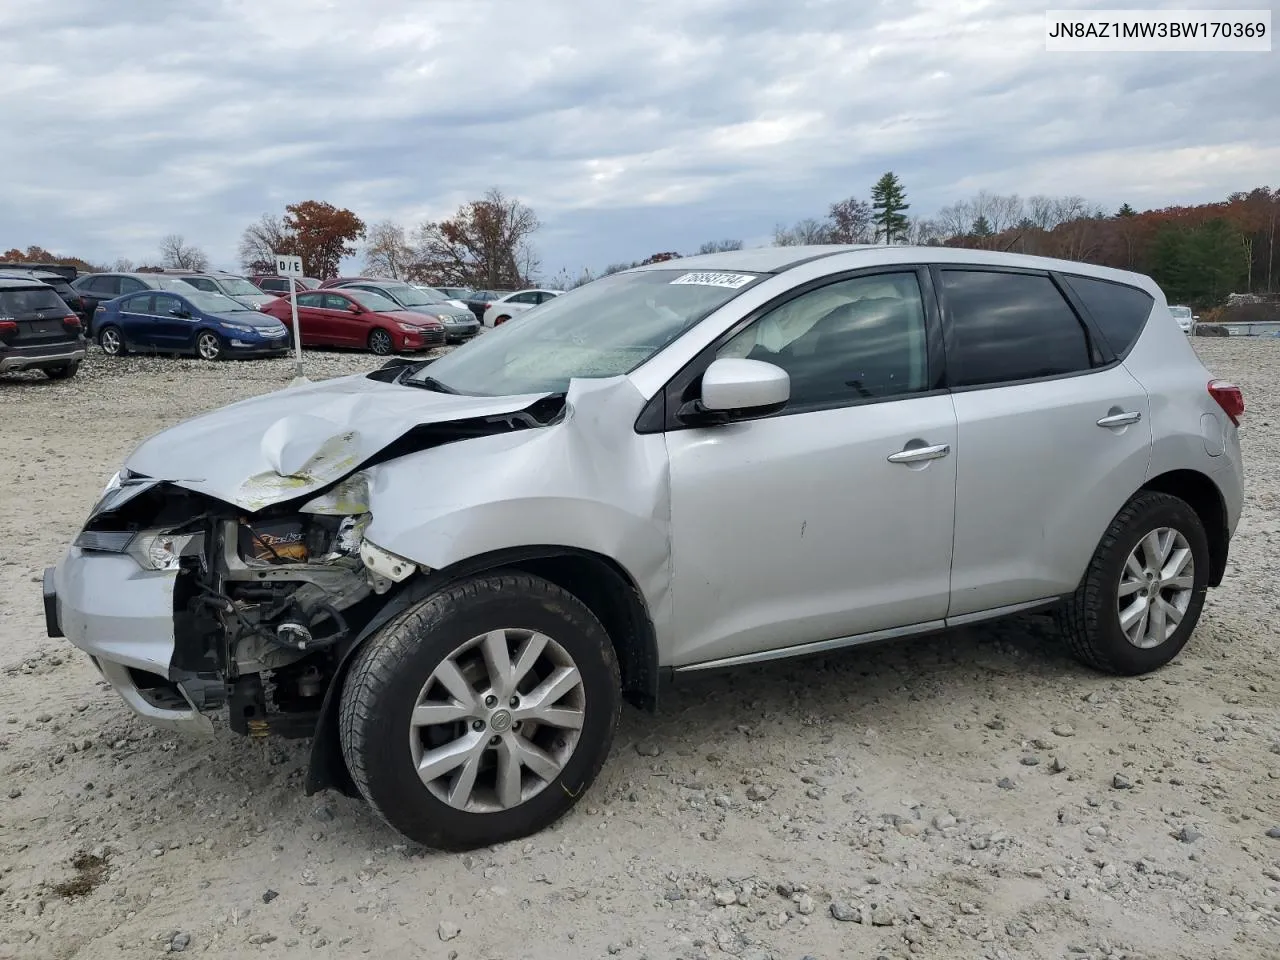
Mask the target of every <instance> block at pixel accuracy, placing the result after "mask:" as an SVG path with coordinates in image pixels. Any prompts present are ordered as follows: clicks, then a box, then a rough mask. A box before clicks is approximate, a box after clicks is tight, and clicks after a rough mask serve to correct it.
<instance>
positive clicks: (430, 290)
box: [410, 283, 467, 309]
mask: <svg viewBox="0 0 1280 960" xmlns="http://www.w3.org/2000/svg"><path fill="white" fill-rule="evenodd" d="M410 286H414V287H417V288H418V289H419V290H421V291H422V292H423V293H425V294H426V295H427V296H429V297H435V298H436V299H438V300H443V301H444V302H445V303H447V304H449V305H450V306H454V307H461V308H463V309H466V306H467V305H466V304H465V303H463V302H462V301H461V300H459V299H458V298H457V297H455V296H452V295H451V294H448V293H445V292H444V291H443V290H441V289H440V288H439V287H433V286H430V285H428V284H425V283H414V284H410Z"/></svg>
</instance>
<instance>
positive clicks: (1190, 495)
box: [1142, 470, 1230, 587]
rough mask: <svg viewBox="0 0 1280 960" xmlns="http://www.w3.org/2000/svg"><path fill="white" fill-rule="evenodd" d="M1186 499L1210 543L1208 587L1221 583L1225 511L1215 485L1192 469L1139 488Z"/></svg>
mask: <svg viewBox="0 0 1280 960" xmlns="http://www.w3.org/2000/svg"><path fill="white" fill-rule="evenodd" d="M1142 489H1143V490H1151V491H1154V492H1156V493H1167V494H1170V495H1171V496H1174V497H1178V498H1179V499H1180V500H1185V501H1186V502H1187V503H1188V504H1189V505H1190V506H1191V509H1192V510H1194V511H1195V512H1196V514H1197V515H1198V516H1199V517H1200V523H1201V524H1202V525H1203V526H1204V531H1205V536H1206V537H1208V540H1209V563H1210V566H1209V586H1211V587H1216V586H1218V585H1219V584H1221V583H1222V577H1223V575H1224V574H1225V573H1226V569H1227V546H1228V540H1229V539H1230V538H1229V536H1228V534H1227V508H1226V505H1225V504H1224V503H1223V502H1222V494H1221V493H1219V492H1218V487H1217V485H1216V484H1215V483H1214V482H1213V481H1212V480H1210V479H1209V478H1208V477H1206V476H1205V475H1204V474H1203V473H1198V472H1196V471H1195V470H1171V471H1169V472H1168V473H1162V474H1160V476H1158V477H1154V478H1152V479H1151V480H1148V481H1147V482H1146V483H1145V484H1144V485H1143V487H1142Z"/></svg>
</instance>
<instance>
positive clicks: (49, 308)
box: [0, 287, 67, 319]
mask: <svg viewBox="0 0 1280 960" xmlns="http://www.w3.org/2000/svg"><path fill="white" fill-rule="evenodd" d="M37 312H38V313H45V314H50V313H56V314H58V315H59V316H61V315H63V314H65V313H66V312H67V306H66V304H64V303H63V302H62V299H61V298H60V297H59V296H58V295H57V294H56V293H54V292H53V291H52V290H50V289H49V288H48V287H28V288H26V289H20V290H0V317H16V318H18V319H26V318H28V317H30V316H31V315H32V314H34V313H37Z"/></svg>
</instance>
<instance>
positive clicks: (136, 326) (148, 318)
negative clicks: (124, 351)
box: [118, 293, 158, 350]
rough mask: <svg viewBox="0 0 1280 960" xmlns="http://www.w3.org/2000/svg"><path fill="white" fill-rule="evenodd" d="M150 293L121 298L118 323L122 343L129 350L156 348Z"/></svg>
mask: <svg viewBox="0 0 1280 960" xmlns="http://www.w3.org/2000/svg"><path fill="white" fill-rule="evenodd" d="M151 300H152V295H151V294H150V293H140V294H134V295H132V296H127V297H121V298H120V303H119V311H118V322H119V324H120V332H121V334H122V336H123V337H124V342H125V344H126V346H128V347H129V348H130V349H131V350H155V349H156V348H157V347H158V342H157V340H156V329H155V325H154V323H153V320H154V317H153V316H152V309H151Z"/></svg>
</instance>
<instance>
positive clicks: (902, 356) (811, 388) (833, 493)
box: [666, 267, 956, 666]
mask: <svg viewBox="0 0 1280 960" xmlns="http://www.w3.org/2000/svg"><path fill="white" fill-rule="evenodd" d="M927 289H928V273H927V271H926V270H924V269H920V270H916V269H913V268H911V267H907V268H903V267H896V268H894V269H893V270H891V271H883V272H862V273H859V274H857V275H854V276H847V277H845V278H843V279H839V280H837V281H834V282H826V283H823V284H822V285H820V286H817V287H816V288H814V289H810V290H806V291H805V292H802V293H800V294H799V295H797V296H795V297H794V298H793V299H791V300H789V301H787V302H786V303H783V304H781V305H779V306H777V307H774V308H772V309H770V310H768V312H766V313H764V314H763V315H762V316H760V317H759V318H758V319H755V320H753V321H752V322H751V323H750V324H749V325H748V326H747V327H746V328H745V329H743V330H742V331H741V332H740V333H736V334H734V335H733V336H732V338H730V339H728V340H727V342H726V341H724V340H722V342H721V343H720V344H718V345H713V346H712V347H711V348H709V350H708V351H705V352H704V354H703V356H702V357H701V358H699V360H695V361H694V362H693V363H692V364H690V365H689V367H687V368H686V370H685V371H684V372H682V373H681V374H679V375H677V378H676V379H675V380H674V381H673V382H672V385H671V386H669V388H668V391H667V400H666V404H667V409H668V411H669V412H668V416H669V417H670V416H671V414H670V411H672V410H674V409H676V408H678V407H679V405H680V402H681V400H680V398H681V397H682V396H683V397H686V398H687V397H688V391H689V390H695V391H696V386H697V383H698V380H697V378H700V376H701V370H703V369H705V366H706V364H707V363H709V362H711V360H712V359H713V358H715V357H725V356H736V357H745V358H748V359H755V360H765V361H767V362H770V363H773V364H776V365H777V366H780V367H782V368H783V369H784V370H786V371H787V373H788V374H789V376H790V382H791V399H790V400H789V401H788V403H787V405H786V407H785V408H784V409H782V410H781V411H780V412H778V413H776V414H772V415H770V416H766V417H762V418H758V419H750V420H744V421H742V422H730V423H725V424H720V425H714V426H702V427H687V426H686V427H681V426H680V425H679V423H678V422H675V421H672V420H668V429H667V433H666V442H667V450H668V456H669V469H670V484H671V493H670V497H671V563H672V603H673V608H672V609H673V618H674V622H673V627H674V634H675V636H676V637H677V638H678V640H677V642H676V649H675V651H674V660H675V662H674V665H675V666H687V665H691V664H705V663H707V662H717V663H718V662H720V661H723V660H726V659H731V658H744V659H754V658H760V657H767V656H770V655H772V654H774V653H775V652H778V651H788V652H795V651H796V649H798V648H800V647H803V646H804V645H807V644H814V643H822V642H825V641H832V642H834V643H836V644H840V643H845V642H855V641H854V640H851V639H850V638H859V639H867V638H874V637H878V636H883V635H885V631H890V632H893V631H897V630H899V629H901V628H916V627H917V626H918V625H931V626H941V624H942V618H943V617H944V616H945V614H946V610H947V602H948V597H949V593H950V569H951V537H952V522H953V510H954V499H955V462H956V460H955V456H954V453H953V451H954V446H955V441H956V422H955V412H954V409H953V407H952V402H951V397H950V396H949V395H948V394H947V392H946V391H945V390H943V389H940V387H939V384H940V377H941V372H942V371H941V367H942V363H941V355H940V352H939V351H940V346H941V341H940V328H939V326H938V318H937V314H936V306H935V304H934V302H933V300H932V298H931V297H925V296H923V295H922V291H924V290H927ZM682 378H683V379H684V381H685V382H686V383H687V386H686V387H684V388H681V387H680V383H681V381H682ZM682 389H683V390H684V391H685V392H683V393H681V390H682ZM673 391H675V393H673ZM695 395H696V393H695ZM921 628H923V627H921ZM788 648H791V649H790V650H789V649H788Z"/></svg>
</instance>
